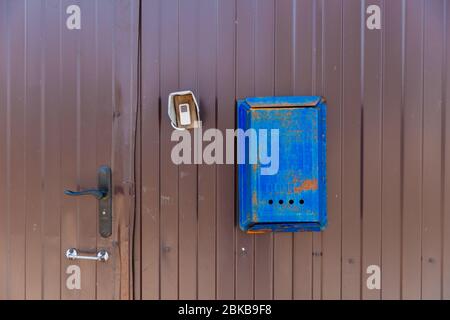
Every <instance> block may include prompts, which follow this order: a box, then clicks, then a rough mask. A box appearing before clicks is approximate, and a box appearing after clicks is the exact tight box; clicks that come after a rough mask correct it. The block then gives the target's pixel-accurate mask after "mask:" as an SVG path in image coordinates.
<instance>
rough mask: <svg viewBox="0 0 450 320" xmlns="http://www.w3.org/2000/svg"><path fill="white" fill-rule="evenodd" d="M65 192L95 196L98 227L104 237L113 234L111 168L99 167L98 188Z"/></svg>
mask: <svg viewBox="0 0 450 320" xmlns="http://www.w3.org/2000/svg"><path fill="white" fill-rule="evenodd" d="M64 194H66V195H68V196H71V197H78V196H93V197H95V198H96V199H97V200H98V229H99V233H100V235H101V236H102V237H103V238H108V237H110V236H111V235H112V197H113V190H112V172H111V168H110V167H107V166H101V167H100V168H99V169H98V185H97V189H87V190H81V191H71V190H65V191H64Z"/></svg>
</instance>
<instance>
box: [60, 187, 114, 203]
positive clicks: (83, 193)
mask: <svg viewBox="0 0 450 320" xmlns="http://www.w3.org/2000/svg"><path fill="white" fill-rule="evenodd" d="M64 194H65V195H67V196H71V197H79V196H93V197H95V198H96V199H97V200H102V199H103V198H105V197H106V196H107V195H108V191H104V190H97V189H89V190H82V191H71V190H65V191H64Z"/></svg>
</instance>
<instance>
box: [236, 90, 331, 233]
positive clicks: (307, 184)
mask: <svg viewBox="0 0 450 320" xmlns="http://www.w3.org/2000/svg"><path fill="white" fill-rule="evenodd" d="M237 108H238V128H239V129H243V130H247V129H250V128H253V129H256V130H258V129H267V130H268V131H270V130H271V129H278V130H279V151H280V154H279V171H278V173H277V174H276V175H272V176H270V175H261V168H262V165H261V164H260V163H258V164H256V165H252V164H249V163H246V164H239V165H238V199H239V223H240V227H241V229H242V230H243V231H246V232H256V233H259V232H269V231H274V232H297V231H321V230H323V229H324V228H325V227H326V225H327V180H326V174H327V173H326V171H327V166H326V112H327V107H326V102H325V100H324V99H323V98H321V97H316V96H312V97H263V98H247V99H244V100H240V101H238V105H237ZM240 148H243V149H242V150H245V154H246V158H248V153H249V146H248V143H246V139H245V138H242V137H238V149H240ZM268 148H269V153H270V152H271V150H270V145H269V146H268Z"/></svg>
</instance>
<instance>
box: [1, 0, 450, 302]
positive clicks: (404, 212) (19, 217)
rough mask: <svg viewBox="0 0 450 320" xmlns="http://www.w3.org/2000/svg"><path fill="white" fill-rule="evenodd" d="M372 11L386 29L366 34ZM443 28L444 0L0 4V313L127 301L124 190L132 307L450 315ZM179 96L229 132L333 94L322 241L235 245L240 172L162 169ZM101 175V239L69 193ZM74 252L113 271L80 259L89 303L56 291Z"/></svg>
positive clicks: (258, 238)
mask: <svg viewBox="0 0 450 320" xmlns="http://www.w3.org/2000/svg"><path fill="white" fill-rule="evenodd" d="M70 4H78V5H80V6H81V7H82V8H83V13H82V14H83V20H82V21H83V22H82V23H83V27H82V30H80V31H69V30H67V29H66V28H65V18H66V17H67V15H66V13H65V8H66V7H67V6H68V5H70ZM369 4H377V5H379V6H380V7H381V8H382V17H383V23H382V30H368V29H367V28H366V27H365V22H366V13H365V10H366V7H367V6H368V5H369ZM139 6H141V24H140V25H139V14H138V11H139ZM449 16H450V3H449V1H448V0H427V1H425V0H408V1H406V0H401V1H395V0H373V1H371V2H370V3H369V2H368V1H360V0H345V1H344V0H326V1H325V0H235V1H232V0H164V1H163V0H145V1H138V0H121V1H110V0H97V1H89V0H77V1H68V0H61V1H60V0H42V1H35V0H28V1H26V0H14V1H12V0H0V299H4V298H10V299H11V298H45V299H49V298H65V299H77V298H119V297H121V298H129V297H130V294H129V290H130V287H131V286H130V283H131V279H129V276H130V271H129V269H130V266H129V265H130V260H129V258H130V255H129V253H128V252H127V251H128V249H129V248H128V245H129V242H128V241H127V240H128V237H129V234H130V232H131V230H130V229H131V228H132V226H133V221H132V219H131V218H132V215H133V206H134V203H133V202H134V201H133V197H132V194H133V179H134V180H135V181H136V182H137V190H138V193H137V195H136V197H137V209H138V210H137V215H136V227H137V229H136V233H135V237H134V239H135V243H134V252H133V253H134V267H135V269H134V271H135V273H134V278H133V279H134V293H135V297H136V298H142V299H161V298H163V299H175V298H193V299H195V298H199V299H206V298H212V299H215V298H217V299H233V298H248V299H253V298H260V299H264V298H266V299H341V298H342V299H347V298H349V299H393V298H404V299H414V298H424V299H428V298H445V299H450V276H449V275H450V272H449V271H450V253H449V250H448V249H449V247H450V204H449V200H448V199H450V191H449V190H450V174H449V172H450V170H448V168H447V166H446V164H447V163H449V162H450V147H449V144H448V142H449V141H450V125H449V124H448V123H450V112H448V108H449V99H448V95H447V92H449V90H450V82H449V81H448V77H449V75H450V63H448V58H449V55H450V54H449V52H450V40H449V37H450V24H449V23H448V17H449ZM139 27H141V30H140V31H141V39H140V40H141V44H142V46H141V65H140V66H138V53H139V52H138V41H137V40H138V32H139ZM138 72H139V73H140V74H138ZM139 75H140V78H141V83H140V86H138V78H139V77H138V76H139ZM138 89H140V97H139V98H140V99H141V103H140V106H141V108H140V110H139V115H140V118H139V119H138V120H139V121H138V122H137V125H138V129H139V131H138V133H139V134H138V136H137V142H138V146H139V148H138V149H137V150H136V153H134V151H135V150H133V145H134V136H133V128H134V125H135V108H136V106H137V104H138V103H137V98H138ZM179 89H192V90H193V91H194V92H195V93H196V94H197V96H198V97H199V98H200V108H201V112H202V119H203V121H204V125H205V128H215V127H217V128H219V129H221V130H223V131H224V130H225V129H227V128H235V126H236V125H235V104H236V100H237V99H240V98H245V97H247V96H271V95H323V96H325V97H326V98H327V101H328V107H329V114H328V119H329V121H328V177H329V179H328V183H329V185H328V188H329V201H328V213H329V227H328V229H327V230H326V231H325V232H323V233H315V234H311V233H296V234H266V235H247V234H244V233H242V232H241V231H240V230H239V228H238V227H237V223H236V210H235V201H236V199H235V182H236V181H235V168H234V166H232V165H218V166H207V165H198V166H187V165H183V166H175V165H173V164H172V162H171V159H170V153H171V150H172V146H173V142H171V141H170V136H171V133H172V127H171V126H170V123H169V120H168V118H167V116H166V105H165V103H166V101H167V96H168V94H169V93H170V92H173V91H176V90H179ZM105 115H106V116H105ZM135 155H136V159H135V160H136V163H137V165H138V166H137V172H136V173H137V175H136V176H135V177H134V172H133V157H134V156H135ZM108 163H110V164H111V165H112V166H113V172H114V178H115V185H116V187H115V191H116V202H115V212H116V213H117V215H116V217H117V220H116V224H115V229H114V230H115V236H114V237H113V239H110V240H107V241H104V240H102V239H99V238H97V231H96V225H95V224H94V223H92V221H96V218H95V214H96V208H95V203H93V202H90V201H86V202H85V201H77V200H73V199H72V200H71V199H68V198H66V197H63V194H62V191H63V189H64V188H77V187H86V186H92V185H94V184H95V182H96V181H95V176H96V170H97V167H98V166H99V165H101V164H108ZM71 246H77V247H83V248H87V249H92V250H94V249H95V248H97V247H108V248H111V250H113V253H114V254H113V256H114V257H120V264H119V263H118V261H117V260H116V262H117V264H104V265H97V266H95V265H94V264H90V263H80V266H82V269H83V280H82V281H83V282H82V288H83V290H81V291H70V290H67V289H66V287H65V279H66V274H65V268H66V266H67V265H68V262H67V261H66V260H65V259H64V258H63V254H64V251H65V250H66V249H67V248H68V247H71ZM119 247H120V250H119ZM119 253H120V255H119ZM117 259H119V258H117ZM372 264H376V265H379V266H381V269H382V289H381V290H380V291H378V290H369V289H368V288H367V287H366V279H367V274H366V268H367V267H368V266H369V265H372ZM119 265H120V268H121V269H119Z"/></svg>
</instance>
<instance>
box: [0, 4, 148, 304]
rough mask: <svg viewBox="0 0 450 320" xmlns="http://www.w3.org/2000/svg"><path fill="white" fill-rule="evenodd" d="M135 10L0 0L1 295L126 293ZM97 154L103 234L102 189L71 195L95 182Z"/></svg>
mask: <svg viewBox="0 0 450 320" xmlns="http://www.w3.org/2000/svg"><path fill="white" fill-rule="evenodd" d="M138 13H139V2H138V1H137V0H124V1H109V0H97V1H91V0H82V1H78V0H69V1H66V0H39V1H38V0H28V1H27V0H1V1H0V299H24V298H26V299H119V298H121V299H127V298H129V297H130V296H129V295H130V287H131V283H130V279H131V277H130V272H131V271H130V270H131V269H130V268H131V265H130V243H131V242H130V241H129V239H130V233H131V232H132V230H131V226H132V225H133V221H132V214H131V213H132V212H134V200H133V198H134V183H133V181H134V174H133V172H134V169H133V163H134V160H133V159H134V137H135V135H134V127H135V126H134V125H135V114H136V112H135V110H136V105H137V74H138V73H137V57H138V54H137V52H138ZM74 19H75V20H74ZM102 165H106V166H108V167H110V168H111V169H112V195H113V201H112V207H113V208H112V210H113V225H112V235H111V236H110V237H106V238H104V237H102V236H101V235H100V233H99V231H98V228H99V226H98V208H97V206H98V202H97V201H96V199H95V198H94V197H69V196H66V195H64V190H65V189H70V190H83V189H86V188H93V187H96V186H97V170H98V168H99V167H100V166H102ZM69 248H76V249H77V250H78V253H79V254H85V253H86V254H91V255H92V254H96V253H97V251H99V250H106V251H107V252H108V253H109V256H110V257H109V260H108V261H107V262H96V261H89V260H86V261H85V260H73V261H71V260H68V259H66V257H65V253H66V250H67V249H69ZM78 271H79V272H78ZM78 275H79V279H76V278H73V277H75V276H78ZM78 280H79V283H77V281H78Z"/></svg>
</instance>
